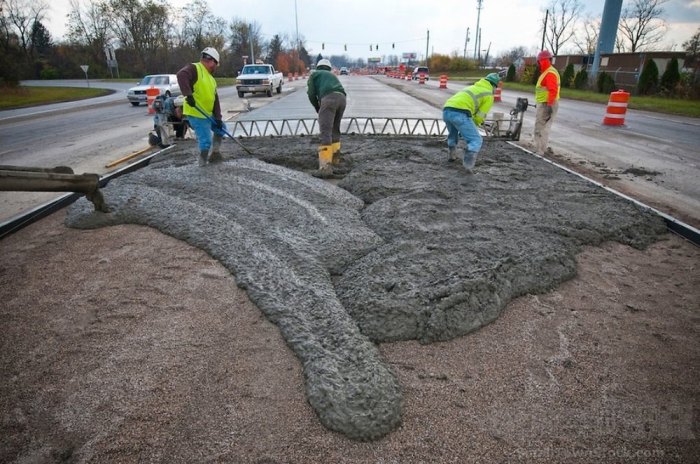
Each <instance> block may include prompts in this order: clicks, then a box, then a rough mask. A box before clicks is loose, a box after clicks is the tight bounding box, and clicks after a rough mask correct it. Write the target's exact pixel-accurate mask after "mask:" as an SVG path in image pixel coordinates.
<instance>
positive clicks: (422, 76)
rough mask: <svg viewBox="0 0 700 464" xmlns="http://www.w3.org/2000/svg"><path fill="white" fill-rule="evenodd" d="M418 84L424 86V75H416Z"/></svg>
mask: <svg viewBox="0 0 700 464" xmlns="http://www.w3.org/2000/svg"><path fill="white" fill-rule="evenodd" d="M418 83H419V84H425V73H420V74H418Z"/></svg>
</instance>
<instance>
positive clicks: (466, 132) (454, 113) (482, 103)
mask: <svg viewBox="0 0 700 464" xmlns="http://www.w3.org/2000/svg"><path fill="white" fill-rule="evenodd" d="M500 81H501V77H500V76H499V75H498V74H497V73H491V74H489V75H487V76H486V77H485V78H483V79H479V80H478V81H476V83H475V84H474V85H470V86H469V87H465V88H464V89H462V90H460V91H459V92H457V93H456V94H454V95H453V96H451V97H450V98H449V99H448V100H447V101H446V102H445V105H444V106H443V109H442V120H443V121H445V124H446V125H447V132H448V135H447V149H448V151H449V158H448V161H455V160H457V158H458V157H457V142H458V141H459V136H460V135H461V136H462V137H463V138H464V140H465V141H466V142H467V148H466V150H465V152H464V157H463V158H462V164H463V165H464V168H465V169H466V170H467V172H468V173H471V171H472V169H474V165H475V164H476V156H477V154H478V153H479V150H480V149H481V143H482V139H481V134H479V129H477V126H480V125H481V124H483V122H484V119H486V115H487V114H488V112H489V110H490V109H491V107H492V106H493V94H494V92H495V91H496V87H497V86H498V83H499V82H500Z"/></svg>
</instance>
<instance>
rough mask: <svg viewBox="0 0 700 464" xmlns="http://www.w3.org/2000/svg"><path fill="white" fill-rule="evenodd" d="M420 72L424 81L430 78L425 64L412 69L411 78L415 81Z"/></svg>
mask: <svg viewBox="0 0 700 464" xmlns="http://www.w3.org/2000/svg"><path fill="white" fill-rule="evenodd" d="M421 74H423V76H424V78H425V80H426V81H429V80H430V73H429V72H428V67H427V66H416V67H415V68H414V69H413V75H412V78H413V80H414V81H417V80H418V79H419V78H420V75H421Z"/></svg>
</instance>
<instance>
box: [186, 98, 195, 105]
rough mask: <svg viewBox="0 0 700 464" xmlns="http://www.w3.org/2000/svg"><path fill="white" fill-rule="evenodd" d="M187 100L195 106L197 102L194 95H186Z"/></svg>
mask: <svg viewBox="0 0 700 464" xmlns="http://www.w3.org/2000/svg"><path fill="white" fill-rule="evenodd" d="M185 100H187V104H188V105H190V106H195V105H196V103H195V101H194V95H188V96H186V97H185Z"/></svg>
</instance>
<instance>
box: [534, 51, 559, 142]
mask: <svg viewBox="0 0 700 464" xmlns="http://www.w3.org/2000/svg"><path fill="white" fill-rule="evenodd" d="M551 59H552V54H551V53H549V52H548V51H547V50H542V51H541V52H540V53H539V54H538V55H537V66H538V67H539V69H540V77H539V79H537V84H536V85H535V102H536V103H537V112H536V114H535V151H536V152H537V153H539V154H540V155H544V154H545V151H546V150H547V144H548V143H549V132H550V130H551V129H552V122H554V117H555V116H556V115H557V111H558V110H559V91H560V89H561V78H560V77H559V72H558V71H557V70H556V68H555V67H554V66H552V62H551Z"/></svg>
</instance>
